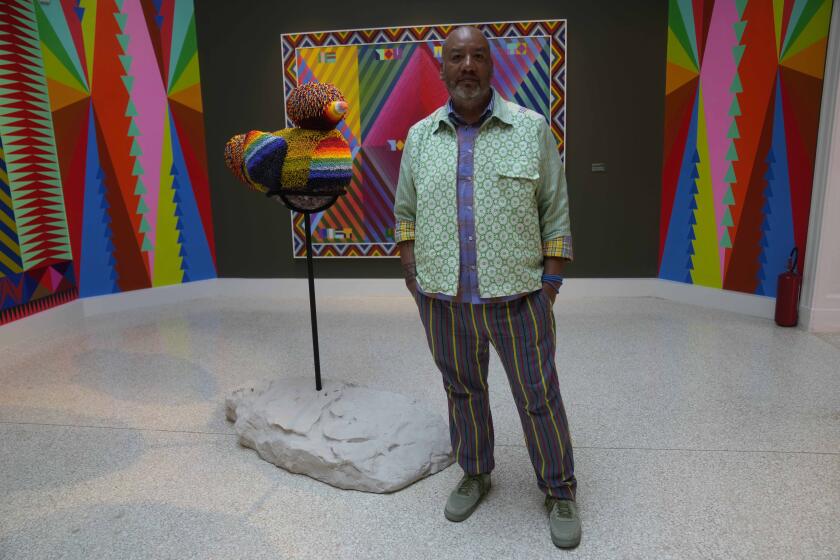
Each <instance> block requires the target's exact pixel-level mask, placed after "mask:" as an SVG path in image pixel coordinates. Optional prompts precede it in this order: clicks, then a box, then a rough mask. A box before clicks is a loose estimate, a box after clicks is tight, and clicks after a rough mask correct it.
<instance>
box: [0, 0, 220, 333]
mask: <svg viewBox="0 0 840 560" xmlns="http://www.w3.org/2000/svg"><path fill="white" fill-rule="evenodd" d="M0 10H1V11H2V12H0V13H1V14H2V20H1V21H2V32H1V33H0V41H2V52H0V57H2V59H1V60H2V65H0V80H2V81H0V88H2V89H0V104H2V107H0V132H2V140H3V143H4V148H5V165H6V168H7V171H8V179H9V180H8V182H7V183H4V184H3V186H2V187H0V216H5V219H3V218H0V220H2V221H3V223H4V224H5V228H6V229H2V230H0V231H2V233H0V244H2V245H4V246H5V256H6V259H5V260H4V259H3V258H2V257H0V262H5V264H6V268H5V269H4V268H3V267H2V266H0V276H2V277H4V278H6V279H7V280H9V279H13V278H15V277H14V276H13V275H14V274H21V273H24V274H25V273H27V271H31V270H36V269H39V268H42V267H44V266H52V265H54V264H55V265H57V264H58V263H62V264H64V263H70V264H71V265H72V266H66V267H64V268H65V269H66V270H65V269H62V270H61V272H62V274H63V277H64V279H65V284H68V285H69V284H70V283H72V285H73V289H75V287H76V285H77V283H76V281H77V280H78V292H79V295H81V296H94V295H100V294H107V293H114V292H121V291H126V290H134V289H138V288H149V287H153V286H161V285H166V284H174V283H180V282H187V281H190V280H198V279H204V278H212V277H215V275H216V271H215V247H214V241H213V226H212V221H211V212H210V198H209V184H208V180H207V163H206V151H205V146H204V118H203V113H202V104H201V91H200V82H199V67H198V54H197V49H196V33H195V18H194V15H193V2H192V0H63V1H59V0H53V1H52V2H46V3H42V2H39V1H37V0H11V1H4V2H2V8H0ZM24 145H25V149H24V148H19V146H24ZM9 200H10V202H9ZM10 232H11V233H10ZM15 233H16V236H15V235H12V234H15ZM3 234H5V235H3ZM17 247H19V251H16V248H17ZM18 254H19V258H18V259H17V260H15V258H14V255H18ZM56 274H57V272H56ZM53 277H54V278H57V276H55V275H53ZM0 281H2V279H0ZM54 283H56V282H54ZM24 287H25V285H24ZM56 287H57V288H61V287H62V284H61V283H60V282H58V283H56ZM0 289H2V290H3V291H0V294H5V295H3V296H2V297H4V299H3V300H2V309H3V310H4V311H5V310H7V309H11V308H12V307H19V306H21V305H25V304H27V303H28V301H29V299H27V297H26V295H27V294H26V290H25V289H24V290H23V292H21V291H20V290H18V291H14V290H12V289H11V288H0ZM10 293H13V294H14V295H15V296H17V295H18V294H21V298H17V297H11V296H9V295H8V294H10ZM34 295H37V291H35V292H33V297H34ZM30 299H31V298H30ZM19 311H20V310H18V315H17V316H20V313H19ZM24 314H25V313H24Z"/></svg>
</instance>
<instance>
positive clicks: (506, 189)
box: [496, 159, 540, 201]
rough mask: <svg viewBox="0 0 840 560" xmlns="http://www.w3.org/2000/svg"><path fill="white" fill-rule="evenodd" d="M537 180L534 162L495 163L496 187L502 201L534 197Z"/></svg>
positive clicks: (536, 166) (537, 175)
mask: <svg viewBox="0 0 840 560" xmlns="http://www.w3.org/2000/svg"><path fill="white" fill-rule="evenodd" d="M539 179H540V172H539V165H538V162H537V161H536V160H528V159H505V160H500V161H498V162H496V185H497V186H498V188H499V190H500V193H499V194H500V195H501V197H502V198H504V199H510V200H511V201H514V200H522V199H523V197H524V198H526V199H527V198H533V197H535V194H536V191H537V185H538V183H539Z"/></svg>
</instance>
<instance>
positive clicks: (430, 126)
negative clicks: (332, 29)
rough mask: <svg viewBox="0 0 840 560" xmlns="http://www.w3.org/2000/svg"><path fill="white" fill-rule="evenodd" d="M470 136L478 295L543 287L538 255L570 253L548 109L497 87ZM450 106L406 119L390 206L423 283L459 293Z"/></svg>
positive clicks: (564, 197)
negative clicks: (509, 97)
mask: <svg viewBox="0 0 840 560" xmlns="http://www.w3.org/2000/svg"><path fill="white" fill-rule="evenodd" d="M494 95H495V96H496V102H495V103H494V104H493V113H492V115H491V116H490V118H488V119H487V120H486V121H485V122H484V123H483V124H482V125H481V130H480V131H479V133H478V136H477V137H476V139H475V150H474V177H473V182H474V185H475V191H474V209H475V210H474V211H475V236H476V239H475V243H476V265H477V272H478V285H479V292H480V295H481V297H482V298H492V297H503V296H510V295H514V294H522V293H528V292H533V291H535V290H539V289H540V288H541V287H542V281H541V276H542V261H543V256H558V257H563V258H566V259H571V257H572V246H571V231H570V229H569V203H568V194H567V189H566V179H565V169H564V166H563V164H562V162H561V160H560V156H559V154H558V152H557V144H556V142H555V140H554V137H553V135H552V133H551V129H550V128H549V126H548V123H547V122H546V120H545V118H544V117H543V116H542V115H540V114H538V113H535V112H534V111H531V110H529V109H526V108H524V107H520V106H519V105H516V104H514V103H511V102H508V101H505V100H503V99H502V98H501V97H499V94H498V92H496V93H494ZM457 142H458V141H457V137H456V133H455V129H454V127H453V125H452V123H451V122H450V121H449V118H448V112H447V110H446V107H445V106H444V107H441V108H439V109H438V110H437V111H435V112H434V113H432V114H431V115H429V116H428V117H426V118H425V119H423V120H422V121H420V122H418V123H417V124H415V125H414V126H412V127H411V130H409V132H408V137H407V138H406V143H405V146H404V148H403V155H402V162H401V164H400V178H399V182H398V184H397V193H396V201H395V205H394V214H395V217H396V228H395V232H396V241H397V242H398V243H400V242H402V241H408V240H414V242H415V243H414V254H415V258H416V261H417V279H418V282H419V284H420V285H421V286H423V290H424V291H425V292H427V293H440V294H446V295H452V296H454V295H456V294H457V292H458V277H459V235H458V233H459V232H458V208H457V167H458V145H457Z"/></svg>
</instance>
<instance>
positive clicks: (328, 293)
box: [217, 278, 658, 299]
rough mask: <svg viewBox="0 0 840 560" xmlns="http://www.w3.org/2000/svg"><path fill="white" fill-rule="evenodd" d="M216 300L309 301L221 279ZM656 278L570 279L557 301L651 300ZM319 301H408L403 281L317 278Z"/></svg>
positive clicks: (296, 290) (274, 286)
mask: <svg viewBox="0 0 840 560" xmlns="http://www.w3.org/2000/svg"><path fill="white" fill-rule="evenodd" d="M218 282H219V285H218V288H217V290H218V292H217V293H218V295H219V296H230V297H257V296H259V294H272V295H273V296H274V297H291V298H297V297H309V284H308V281H307V280H306V278H222V279H220V280H219V281H218ZM657 283H658V280H657V279H656V278H569V279H567V280H566V281H565V283H564V284H563V289H562V290H560V295H558V297H560V298H562V299H574V298H580V297H650V296H655V295H656V286H657ZM315 294H316V296H318V297H321V296H324V297H403V296H405V297H408V292H407V291H406V289H405V282H404V281H403V280H402V278H316V279H315Z"/></svg>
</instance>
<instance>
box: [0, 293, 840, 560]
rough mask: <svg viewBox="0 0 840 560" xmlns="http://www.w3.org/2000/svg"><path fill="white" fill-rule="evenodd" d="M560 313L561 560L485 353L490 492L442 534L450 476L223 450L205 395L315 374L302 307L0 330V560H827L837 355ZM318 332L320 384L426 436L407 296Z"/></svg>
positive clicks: (344, 315) (422, 367)
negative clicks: (491, 442) (41, 330)
mask: <svg viewBox="0 0 840 560" xmlns="http://www.w3.org/2000/svg"><path fill="white" fill-rule="evenodd" d="M555 312H556V315H557V327H558V365H559V369H560V385H561V390H562V392H563V396H564V401H565V405H566V410H567V413H568V416H569V421H570V425H571V430H572V438H573V442H574V445H575V459H576V473H577V477H578V481H579V491H578V503H579V507H580V512H581V516H582V520H583V541H582V543H581V545H580V546H579V547H578V548H577V549H575V550H572V551H563V550H559V549H557V548H555V547H554V546H553V545H552V544H551V541H550V539H549V534H548V525H547V519H546V517H545V514H544V511H543V509H542V500H541V498H542V495H541V494H540V492H539V490H538V489H537V487H536V484H535V482H534V474H533V471H532V468H531V465H530V462H529V459H528V455H527V452H526V449H525V447H524V441H523V437H522V432H521V427H520V424H519V418H518V416H517V414H516V410H515V407H514V405H513V399H512V397H511V394H510V390H509V387H508V384H507V380H506V379H505V376H504V372H503V370H502V368H501V366H500V364H499V361H498V359H497V358H496V357H495V355H492V357H491V366H490V377H489V382H490V388H491V389H490V390H491V400H492V402H493V415H494V424H495V426H496V446H497V447H496V458H497V466H496V470H495V471H494V473H493V489H492V490H491V492H490V494H489V495H488V497H487V500H486V502H485V503H483V504H482V505H481V507H479V509H478V510H477V511H476V512H475V514H474V515H473V516H472V517H471V518H470V519H469V520H467V521H465V522H463V523H459V524H454V523H450V522H448V521H446V519H445V518H444V516H443V505H444V503H445V500H446V496H447V494H448V493H449V490H450V489H451V487H452V486H453V485H454V484H455V483H456V482H457V480H458V479H459V478H460V470H459V469H458V467H457V465H456V466H453V467H450V468H448V469H446V470H444V471H443V472H441V473H439V474H437V475H434V476H432V477H430V478H427V479H424V480H422V481H420V482H417V483H416V484H414V485H412V486H410V487H408V488H407V489H405V490H402V491H400V492H397V493H394V494H389V495H376V494H365V493H361V492H354V491H345V490H339V489H336V488H333V487H331V486H328V485H326V484H323V483H321V482H318V481H316V480H313V479H310V478H308V477H306V476H302V475H293V474H289V473H287V472H285V471H283V470H281V469H279V468H277V467H274V466H273V465H270V464H268V463H266V462H264V461H263V460H261V459H260V458H259V457H258V456H257V455H256V453H255V452H253V451H251V450H249V449H245V448H243V447H240V446H239V445H238V443H237V438H236V435H235V434H234V431H233V428H232V425H231V424H230V423H229V422H227V421H226V420H225V416H224V397H225V396H226V395H227V394H228V393H229V392H231V391H233V390H234V389H237V388H239V387H242V386H243V385H246V384H247V383H248V382H249V381H252V380H260V379H267V378H284V377H297V376H300V375H311V374H312V357H311V338H310V337H311V335H310V330H309V309H308V303H307V300H305V299H281V298H274V299H272V298H264V299H260V300H258V299H232V298H230V299H226V298H214V299H203V300H196V301H192V302H185V303H180V304H175V305H167V306H164V307H157V308H145V309H140V310H134V311H130V312H123V313H113V314H109V315H99V316H95V317H90V318H87V319H85V320H84V321H80V323H79V324H78V325H76V326H75V327H74V328H72V329H67V330H66V331H61V332H58V333H56V334H50V335H49V336H46V337H44V338H43V339H42V340H32V341H29V342H26V343H24V344H16V345H14V346H3V344H4V343H3V341H2V336H3V331H2V328H0V349H2V360H0V387H2V389H0V559H3V560H7V559H8V560H23V559H37V560H42V559H53V558H67V559H84V560H91V559H119V560H127V559H133V558H143V559H146V558H151V559H170V558H171V559H182V558H183V559H185V558H195V559H215V558H219V559H225V560H233V559H240V558H241V559H262V558H266V559H267V558H271V559H287V558H318V559H329V558H340V559H355V558H359V559H369V558H386V559H389V558H394V559H413V558H418V559H423V560H430V559H438V558H453V559H455V558H457V559H467V558H482V559H494V558H513V559H539V558H561V557H566V558H589V559H599V560H603V559H612V558H621V559H624V558H627V559H636V558H639V559H667V558H674V559H693V558H698V559H700V558H702V559H713V558H720V559H737V558H756V559H762V560H768V559H775V558H779V559H786V560H787V559H832V560H838V559H840V335H821V336H818V335H813V334H809V333H806V332H804V331H802V330H798V329H782V328H779V327H776V326H775V325H774V324H773V323H772V322H771V321H768V320H764V319H756V318H751V317H745V316H741V315H737V314H733V313H726V312H719V311H711V310H707V309H703V308H699V307H693V306H688V305H682V304H677V303H672V302H667V301H663V300H657V299H650V298H609V299H607V298H603V299H579V300H574V301H559V302H558V303H557V304H556V306H555ZM319 328H320V334H321V337H320V339H321V363H322V370H323V372H324V377H325V379H326V381H325V383H327V384H328V383H329V380H330V379H342V380H345V381H352V382H356V383H359V384H362V385H367V386H370V387H375V388H383V389H387V390H390V391H394V392H398V393H401V394H404V395H408V396H411V397H415V398H418V399H421V400H424V401H426V402H428V403H430V404H431V405H432V406H437V407H438V408H439V410H440V411H441V416H444V415H445V413H446V412H445V411H446V401H445V398H444V393H443V389H442V387H441V384H440V380H439V379H440V378H439V374H438V373H437V371H436V370H435V369H434V365H433V363H432V360H431V357H430V356H429V352H428V348H427V347H426V343H425V339H424V337H423V333H422V327H421V325H420V321H419V318H418V316H417V312H416V308H414V307H413V302H412V301H411V300H410V298H408V297H368V298H321V299H319ZM313 385H314V383H313ZM313 390H314V388H313Z"/></svg>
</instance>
